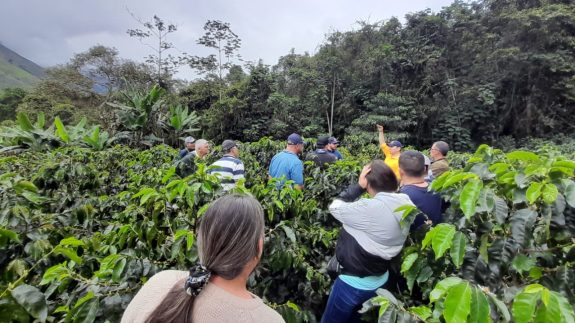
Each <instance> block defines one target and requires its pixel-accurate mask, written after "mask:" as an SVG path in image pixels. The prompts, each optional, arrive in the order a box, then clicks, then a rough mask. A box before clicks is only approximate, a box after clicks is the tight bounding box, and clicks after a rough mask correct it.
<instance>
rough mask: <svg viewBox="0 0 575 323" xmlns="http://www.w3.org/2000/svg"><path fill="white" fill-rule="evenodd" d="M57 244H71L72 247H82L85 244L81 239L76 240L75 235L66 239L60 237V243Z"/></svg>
mask: <svg viewBox="0 0 575 323" xmlns="http://www.w3.org/2000/svg"><path fill="white" fill-rule="evenodd" d="M58 245H59V246H72V247H83V246H85V245H86V244H85V243H84V241H82V240H78V239H76V238H75V237H69V238H66V239H62V240H61V241H60V244H58Z"/></svg>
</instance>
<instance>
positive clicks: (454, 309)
mask: <svg viewBox="0 0 575 323" xmlns="http://www.w3.org/2000/svg"><path fill="white" fill-rule="evenodd" d="M447 292H448V293H447V297H446V298H445V303H444V306H445V307H444V309H443V317H444V318H445V322H446V323H450V322H465V321H467V316H468V315H469V313H470V311H471V287H470V286H469V284H468V283H467V282H461V283H459V284H457V285H455V286H453V287H451V288H450V289H449V290H448V291H447Z"/></svg>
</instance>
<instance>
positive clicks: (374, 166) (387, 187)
mask: <svg viewBox="0 0 575 323" xmlns="http://www.w3.org/2000/svg"><path fill="white" fill-rule="evenodd" d="M369 166H370V168H371V171H370V172H369V173H368V174H367V175H366V176H365V178H366V180H367V187H366V189H367V192H368V193H369V194H370V195H372V196H373V195H375V194H377V193H380V192H388V193H391V192H395V191H396V190H397V187H398V182H397V177H396V176H395V173H394V172H393V170H391V168H389V166H387V165H386V164H385V163H384V162H383V160H379V159H376V160H374V161H372V162H371V163H370V164H369Z"/></svg>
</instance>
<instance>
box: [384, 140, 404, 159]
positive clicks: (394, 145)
mask: <svg viewBox="0 0 575 323" xmlns="http://www.w3.org/2000/svg"><path fill="white" fill-rule="evenodd" d="M388 146H389V151H391V154H392V155H394V156H395V155H399V154H400V153H401V148H402V147H403V145H402V144H401V142H399V141H397V140H393V141H392V142H390V143H389V145H388Z"/></svg>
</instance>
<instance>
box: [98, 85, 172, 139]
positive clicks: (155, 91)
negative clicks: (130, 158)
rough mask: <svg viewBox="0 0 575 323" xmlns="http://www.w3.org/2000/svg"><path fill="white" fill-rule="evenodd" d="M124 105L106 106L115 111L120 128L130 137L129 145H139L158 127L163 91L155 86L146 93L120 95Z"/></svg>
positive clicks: (113, 104) (112, 104)
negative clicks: (123, 99)
mask: <svg viewBox="0 0 575 323" xmlns="http://www.w3.org/2000/svg"><path fill="white" fill-rule="evenodd" d="M122 94H123V96H124V98H125V103H110V102H108V103H107V104H108V105H110V106H111V107H114V108H116V109H118V110H117V115H118V119H119V122H120V128H124V129H125V130H126V131H128V134H129V135H130V139H131V140H130V141H131V142H130V143H131V144H136V145H139V144H140V143H141V141H142V139H143V138H144V136H149V135H152V134H153V133H154V132H155V131H157V129H158V128H159V126H160V122H159V120H160V118H159V114H160V110H161V108H162V105H163V104H164V100H163V99H162V95H163V90H162V89H161V88H160V87H159V86H157V85H155V86H154V87H152V89H151V90H150V91H148V92H147V93H141V92H132V93H122Z"/></svg>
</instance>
